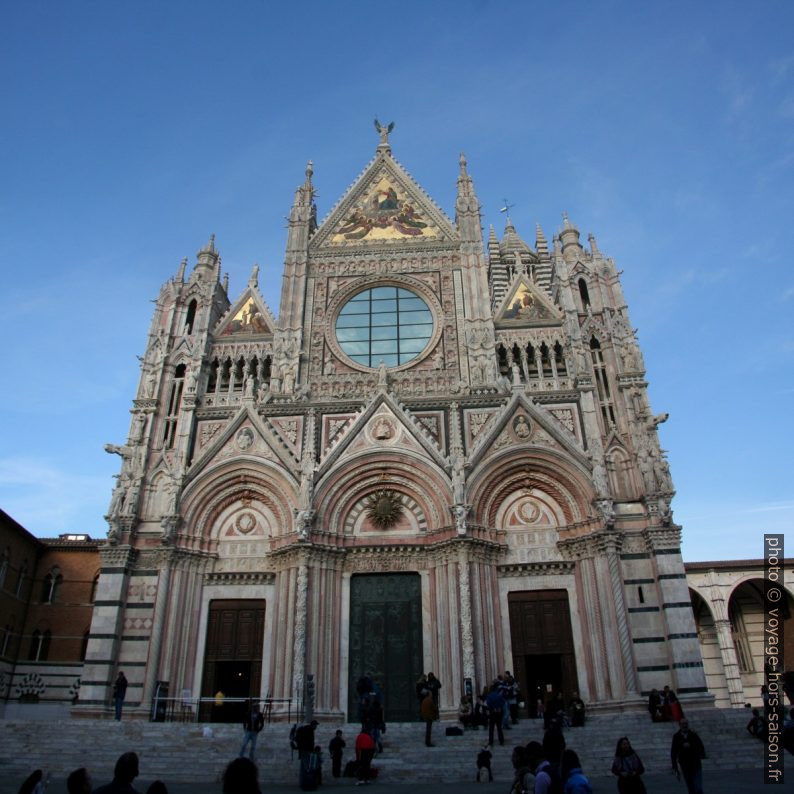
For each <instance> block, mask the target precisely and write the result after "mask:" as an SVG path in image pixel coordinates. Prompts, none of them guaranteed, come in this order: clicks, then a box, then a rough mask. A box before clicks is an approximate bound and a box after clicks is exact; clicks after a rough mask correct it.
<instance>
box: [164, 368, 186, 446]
mask: <svg viewBox="0 0 794 794" xmlns="http://www.w3.org/2000/svg"><path fill="white" fill-rule="evenodd" d="M184 383H185V365H184V364H180V365H179V366H178V367H177V368H176V372H174V382H173V383H172V384H171V396H170V398H169V400H168V411H167V413H166V417H165V428H164V430H163V446H164V447H165V448H166V449H173V447H174V442H175V440H176V425H177V421H178V420H179V409H180V407H181V405H182V388H183V386H184Z"/></svg>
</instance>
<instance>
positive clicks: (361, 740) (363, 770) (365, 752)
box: [356, 725, 375, 786]
mask: <svg viewBox="0 0 794 794" xmlns="http://www.w3.org/2000/svg"><path fill="white" fill-rule="evenodd" d="M374 755H375V740H374V739H373V738H372V735H371V734H370V733H369V732H368V731H367V726H366V725H362V726H361V733H359V735H358V736H356V761H358V763H357V764H356V771H357V775H358V781H357V782H356V785H357V786H364V785H366V784H367V783H368V782H369V776H370V764H371V763H372V758H373V756H374Z"/></svg>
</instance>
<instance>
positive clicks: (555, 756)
mask: <svg viewBox="0 0 794 794" xmlns="http://www.w3.org/2000/svg"><path fill="white" fill-rule="evenodd" d="M441 688H442V685H441V682H440V681H439V680H438V678H436V676H435V675H434V674H433V673H432V672H430V673H427V674H424V675H422V676H421V677H420V679H419V680H418V681H417V683H416V696H417V700H418V702H419V712H420V715H421V718H422V720H423V722H424V723H425V745H426V746H427V747H434V746H435V745H434V744H433V742H432V741H431V739H432V729H433V723H434V722H436V721H437V720H438V719H439V691H440V690H441ZM356 692H357V696H358V704H359V713H358V716H359V720H360V722H361V729H360V731H359V733H358V735H357V736H356V739H355V743H354V749H355V757H354V758H353V759H351V760H350V761H349V762H348V763H347V765H345V766H344V767H343V759H344V751H345V747H346V746H347V743H346V741H345V738H344V734H343V732H342V730H336V731H335V733H334V735H333V737H332V738H331V739H330V742H329V744H328V755H329V757H330V759H331V774H332V776H333V777H334V778H339V777H342V776H343V775H344V776H347V777H355V778H356V779H357V780H356V783H357V785H366V784H367V783H369V782H370V781H372V780H373V779H375V778H376V777H377V769H376V768H374V767H373V766H372V761H373V759H374V758H375V756H376V755H377V754H378V753H382V752H383V743H382V736H383V733H385V731H386V724H385V721H384V701H383V692H382V689H381V687H380V685H379V683H378V681H377V680H374V679H373V678H371V677H370V676H363V677H362V678H361V679H360V680H359V682H358V684H357V686H356ZM765 694H766V693H765V691H764V689H762V692H761V695H762V700H763V703H764V707H763V714H762V712H761V710H759V709H758V708H754V709H753V710H752V717H751V719H750V721H749V722H748V724H747V731H748V732H749V733H750V734H751V735H752V736H754V737H757V738H764V737H765V736H766V731H767V724H768V719H769V716H770V713H769V712H770V708H771V707H770V704H769V698H764V695H765ZM519 704H520V705H523V703H522V701H521V692H520V689H519V686H518V682H517V681H516V679H515V678H514V677H513V676H512V675H511V674H510V672H509V671H506V672H505V673H504V674H503V675H499V676H497V677H496V679H494V681H493V682H492V683H491V685H490V686H488V687H486V688H485V689H484V690H483V691H482V692H481V693H480V694H479V695H478V696H477V698H476V702H474V703H473V702H472V698H471V696H470V695H468V694H466V695H464V696H463V697H462V698H461V701H460V707H459V709H458V718H459V720H460V722H461V723H462V725H463V730H466V729H477V728H479V727H484V728H486V727H487V729H488V741H487V743H485V744H484V745H483V746H482V747H481V749H479V750H478V751H477V754H476V780H477V782H481V781H484V780H488V781H489V782H490V781H492V780H493V771H492V769H491V761H492V757H493V755H492V753H491V747H492V746H493V744H494V738H496V739H497V740H498V741H499V744H500V745H503V744H504V741H505V738H504V731H505V730H510V729H512V728H513V727H514V726H515V725H517V724H518V716H519ZM540 705H542V707H541V708H538V709H537V714H538V716H539V717H542V718H543V720H544V734H543V741H542V742H538V741H530V742H528V743H527V744H526V745H518V746H516V747H515V748H514V749H513V752H512V756H511V761H512V766H513V772H514V778H513V784H512V788H511V792H510V794H591V792H592V787H591V785H590V782H589V780H588V778H587V776H586V774H585V772H584V770H583V768H582V764H581V762H580V759H579V756H578V754H577V753H576V751H575V750H573V749H572V748H570V747H568V746H567V743H566V739H565V734H564V729H567V728H571V727H574V728H575V727H578V726H581V725H583V724H584V720H585V710H586V709H585V704H584V702H583V701H582V700H581V698H580V697H579V695H578V693H575V692H574V693H573V695H572V696H571V698H570V699H569V700H568V701H567V704H566V702H565V699H564V698H563V695H562V693H559V692H557V693H553V694H552V695H551V697H550V698H549V699H548V700H546V701H544V702H543V703H542V704H540ZM648 711H649V712H650V716H651V719H652V720H653V721H654V722H659V721H671V722H676V723H677V724H678V730H677V731H676V732H675V733H674V734H673V737H672V743H671V747H670V761H671V767H672V771H673V773H674V774H675V775H676V776H678V777H679V778H682V779H683V781H684V783H685V784H686V787H687V792H688V794H702V791H703V783H702V764H701V762H702V759H704V758H705V757H706V751H705V747H704V745H703V741H702V740H701V738H700V736H698V734H697V733H696V732H695V731H693V730H692V729H691V728H690V727H689V721H688V720H687V719H686V717H685V716H684V713H683V710H682V708H681V704H680V703H679V702H678V698H677V697H676V694H675V692H674V691H673V690H672V689H671V688H670V687H669V686H665V687H664V689H663V690H662V692H661V693H660V692H658V691H657V690H656V689H654V690H653V691H652V692H651V694H650V697H649V700H648ZM790 717H791V715H790V714H786V715H785V718H786V719H785V728H786V730H787V731H788V738H789V739H792V738H794V736H792V734H793V733H794V724H792V722H791V719H790ZM263 726H264V719H263V715H262V714H261V712H260V711H259V707H258V705H257V703H256V701H253V700H252V701H249V704H248V709H247V713H246V716H245V719H244V721H243V743H242V746H241V748H240V753H239V756H238V757H237V758H235V759H234V760H233V761H231V762H230V763H229V764H228V766H227V767H226V770H225V772H224V774H223V793H224V794H259V793H260V787H259V782H258V769H257V765H256V761H255V752H256V742H257V736H258V734H259V732H260V731H261V730H262V728H263ZM318 727H319V723H318V722H317V720H312V721H310V722H307V723H305V724H301V725H298V724H296V725H295V726H293V728H292V730H291V732H290V743H291V746H292V748H293V750H297V753H298V758H299V778H298V782H299V785H300V787H301V789H303V790H306V791H312V790H315V789H316V788H317V787H318V786H320V785H321V784H322V766H323V752H322V749H321V746H320V745H319V744H317V743H316V740H315V731H316V729H317V728H318ZM462 732H463V731H462V730H459V731H458V733H462ZM784 747H786V749H787V750H788V751H789V752H792V753H794V747H789V746H788V745H787V743H786V742H785V741H784ZM611 771H612V774H613V775H615V777H616V779H617V789H618V794H644V792H645V785H644V783H643V775H644V774H645V767H644V765H643V763H642V760H641V759H640V757H639V755H638V754H637V752H636V751H635V750H634V748H633V747H632V746H631V742H630V740H629V737H628V736H621V737H620V738H619V739H618V741H617V745H616V747H615V754H614V759H613V762H612V767H611ZM138 774H139V760H138V756H137V754H136V753H134V752H127V753H124V754H122V755H121V756H120V757H119V759H118V760H117V762H116V766H115V770H114V775H113V780H112V781H111V782H110V783H108V784H106V785H103V786H100V787H99V788H93V781H92V779H91V775H90V774H89V771H88V770H87V769H86V768H85V767H80V768H79V769H75V770H74V771H73V772H72V773H71V774H70V775H69V777H68V780H67V789H68V792H69V794H139V792H138V790H137V789H135V788H134V786H133V782H134V780H135V778H137V777H138ZM48 783H49V775H45V774H44V773H43V772H42V770H40V769H37V770H35V771H34V772H33V773H32V774H31V775H29V776H28V778H27V779H26V780H25V781H24V782H23V784H22V786H21V787H20V789H19V794H45V790H46V788H47V785H48ZM146 794H168V792H167V787H166V785H165V784H164V783H163V782H162V781H160V780H156V781H155V782H154V783H152V784H151V785H150V786H149V787H148V789H147V792H146Z"/></svg>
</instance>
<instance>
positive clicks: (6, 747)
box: [0, 709, 763, 784]
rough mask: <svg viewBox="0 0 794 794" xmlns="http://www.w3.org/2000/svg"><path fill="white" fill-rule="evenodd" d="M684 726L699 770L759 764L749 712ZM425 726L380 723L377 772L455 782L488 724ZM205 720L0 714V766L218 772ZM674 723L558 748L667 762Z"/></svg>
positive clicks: (522, 737)
mask: <svg viewBox="0 0 794 794" xmlns="http://www.w3.org/2000/svg"><path fill="white" fill-rule="evenodd" d="M688 716H689V718H690V723H691V725H692V728H693V729H694V730H696V731H697V732H698V733H699V734H700V736H701V738H702V739H703V741H704V743H705V745H706V750H707V752H708V754H709V758H708V759H707V761H706V762H705V766H706V768H709V767H712V768H739V767H744V768H746V767H748V766H759V767H760V766H761V764H762V762H763V746H762V744H761V742H759V741H757V740H753V739H752V738H751V737H750V736H749V735H748V734H747V732H746V731H745V728H744V726H745V724H746V722H747V720H748V719H749V715H748V713H747V711H745V710H717V709H710V710H705V711H698V712H695V711H690V713H689V714H688ZM450 724H453V723H450V722H441V723H437V724H436V725H435V726H434V728H433V742H434V743H435V744H436V747H434V748H425V746H424V725H423V724H422V723H401V724H394V725H389V726H388V730H387V732H386V734H385V736H384V752H383V753H382V754H380V755H378V756H377V757H376V759H375V761H374V765H375V766H377V767H378V768H379V770H380V778H381V779H383V780H388V781H392V782H410V781H416V780H423V781H427V782H442V781H443V782H455V781H465V780H470V779H473V778H474V773H475V771H476V767H475V757H476V754H477V751H478V750H479V748H480V747H481V746H482V745H483V744H484V743H485V741H486V740H487V732H486V731H484V730H483V729H480V730H479V731H465V732H464V734H463V736H450V737H448V736H445V727H446V726H447V725H450ZM204 727H205V726H203V725H200V724H196V723H148V722H137V721H126V722H121V723H117V722H115V721H113V720H63V721H60V722H50V723H46V722H45V723H41V722H13V721H2V722H0V774H3V775H13V776H14V777H15V778H20V779H21V778H23V777H24V776H25V774H26V773H27V772H28V771H29V770H31V769H35V768H37V767H42V768H45V769H48V770H49V771H50V772H51V773H52V774H53V775H65V774H68V772H70V771H71V770H72V769H75V768H76V767H79V766H88V767H89V768H90V769H91V771H92V773H93V775H94V780H95V782H97V784H99V783H100V782H105V781H106V780H110V778H111V777H112V773H113V766H114V764H115V761H116V759H117V758H118V756H119V755H120V754H121V753H123V752H126V751H128V750H135V751H136V752H137V753H138V755H139V756H140V759H141V775H142V776H143V777H145V778H146V779H152V778H157V777H161V778H163V779H164V780H172V781H178V780H191V781H196V782H212V781H215V780H218V779H219V776H220V774H221V773H222V771H223V769H224V767H225V766H226V764H227V763H228V762H229V761H230V760H231V759H232V758H234V757H235V756H236V755H237V753H238V752H239V748H240V743H241V742H242V729H241V727H240V726H238V725H218V724H214V725H211V726H210V727H211V729H212V736H211V737H206V736H204V735H203V729H204ZM338 727H341V728H342V730H343V731H344V734H345V740H346V741H347V747H346V753H345V761H347V760H348V759H349V758H351V757H352V756H353V755H354V753H353V745H354V742H355V736H356V733H357V732H358V727H357V726H356V725H353V724H349V725H337V724H331V723H323V724H321V725H320V727H319V728H318V731H317V742H318V744H320V746H321V747H322V748H323V752H324V758H325V760H324V774H325V775H326V776H330V760H329V759H328V758H327V753H326V752H325V751H326V748H327V746H328V741H329V740H330V738H331V737H332V736H333V733H334V731H335V730H336V728H338ZM674 730H675V727H674V726H673V725H671V724H669V723H668V724H658V723H657V724H654V723H651V722H650V721H649V720H648V718H647V716H646V715H645V714H640V713H630V714H626V713H623V714H617V715H603V714H599V715H595V716H593V717H591V718H590V719H589V720H588V722H587V724H586V725H585V726H584V727H582V728H569V729H567V730H566V731H565V739H566V743H567V746H568V747H570V748H572V749H574V750H576V751H577V753H578V754H579V756H580V758H581V760H582V763H583V765H584V769H585V770H586V771H587V772H588V773H589V774H591V775H596V776H597V775H608V774H609V769H610V767H611V764H612V757H613V754H614V751H615V744H616V742H617V739H618V738H619V737H620V736H624V735H626V736H629V738H630V739H631V743H632V745H633V746H634V748H635V749H636V750H637V752H638V753H639V755H640V757H641V758H642V760H643V763H644V764H645V767H646V769H647V770H648V771H649V772H650V771H666V770H667V768H668V767H669V763H670V761H669V750H670V740H671V737H672V734H673V732H674ZM288 737H289V726H288V725H287V724H285V723H273V724H270V725H266V726H265V728H264V730H263V731H262V733H261V734H260V735H259V739H258V742H257V754H256V755H257V762H258V764H259V767H260V778H261V780H262V781H263V782H274V783H290V782H293V781H295V780H297V764H298V762H297V756H296V755H295V756H294V757H293V754H292V753H291V751H290V749H289V738H288ZM542 738H543V727H542V723H541V722H540V721H532V720H524V721H522V722H521V723H520V724H519V725H517V726H514V727H513V729H512V730H510V731H506V732H505V746H504V747H499V746H498V745H497V746H496V747H494V748H493V754H494V758H493V769H494V776H495V778H496V779H497V780H499V781H507V780H510V779H511V778H512V767H511V764H510V755H511V752H512V748H513V747H514V746H515V745H517V744H526V743H527V742H528V741H530V740H537V741H541V740H542Z"/></svg>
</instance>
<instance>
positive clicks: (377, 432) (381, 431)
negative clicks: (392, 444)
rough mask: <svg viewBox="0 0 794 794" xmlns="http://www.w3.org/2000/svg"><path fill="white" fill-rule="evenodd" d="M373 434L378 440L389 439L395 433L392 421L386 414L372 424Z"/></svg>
mask: <svg viewBox="0 0 794 794" xmlns="http://www.w3.org/2000/svg"><path fill="white" fill-rule="evenodd" d="M372 435H373V436H374V437H375V438H376V439H377V440H378V441H388V439H390V438H391V437H392V436H393V435H394V428H393V427H392V423H391V422H390V421H389V420H388V419H387V418H386V417H385V416H381V417H379V418H377V419H376V420H375V423H374V424H373V426H372Z"/></svg>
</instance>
